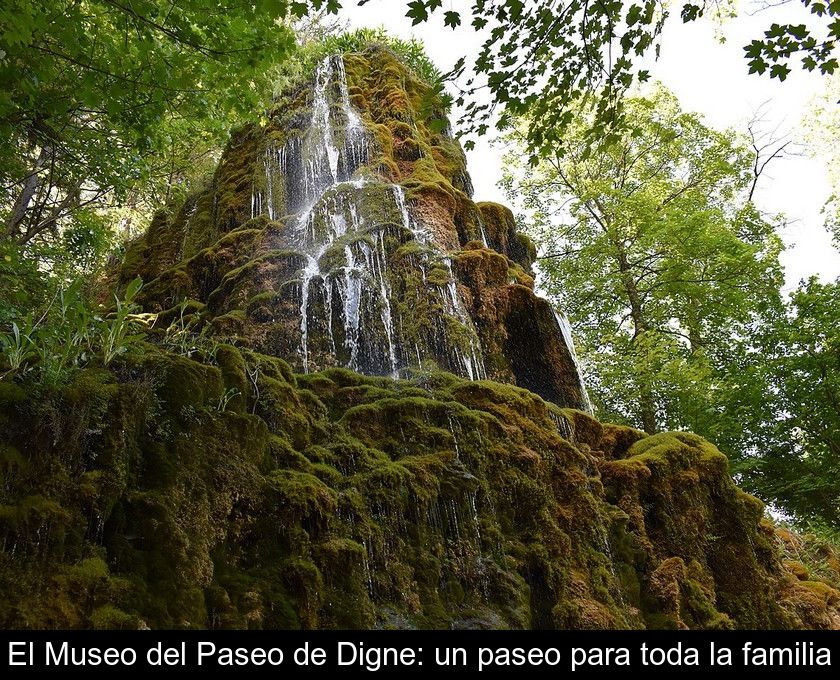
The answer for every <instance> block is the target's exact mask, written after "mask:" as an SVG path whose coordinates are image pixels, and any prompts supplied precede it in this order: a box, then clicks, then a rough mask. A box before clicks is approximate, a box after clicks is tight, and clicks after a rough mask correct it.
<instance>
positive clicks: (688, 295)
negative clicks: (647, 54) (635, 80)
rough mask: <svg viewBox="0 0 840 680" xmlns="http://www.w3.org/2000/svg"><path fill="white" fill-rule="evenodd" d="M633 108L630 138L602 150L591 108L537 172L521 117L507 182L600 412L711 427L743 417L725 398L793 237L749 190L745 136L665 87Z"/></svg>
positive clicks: (703, 430) (673, 425)
mask: <svg viewBox="0 0 840 680" xmlns="http://www.w3.org/2000/svg"><path fill="white" fill-rule="evenodd" d="M626 111H627V121H628V126H627V129H626V130H625V131H624V132H623V133H622V135H621V136H620V138H619V140H618V141H617V142H606V143H603V144H600V145H598V146H597V147H595V148H592V147H591V146H590V143H589V140H588V136H587V130H588V127H589V125H590V124H591V120H592V117H593V116H595V115H597V111H596V110H594V108H593V107H591V106H590V107H587V108H583V109H581V110H580V111H579V112H577V114H576V116H575V120H574V122H573V123H572V125H571V126H570V127H569V130H568V133H567V136H566V140H565V144H564V146H563V149H562V152H561V151H560V150H558V151H557V153H555V154H550V153H544V154H543V155H541V156H540V157H539V159H538V161H537V162H536V164H535V165H534V166H533V167H528V166H526V165H525V164H524V163H523V162H522V160H521V158H522V155H521V152H519V151H518V149H519V148H520V147H517V146H516V144H517V143H518V144H521V143H522V142H521V140H522V138H523V137H524V135H525V134H527V132H526V130H527V122H525V123H523V125H522V126H521V127H520V128H518V130H517V131H514V132H512V133H511V134H510V135H509V136H508V141H509V142H511V143H513V144H514V148H513V151H512V153H510V154H509V155H508V157H507V159H506V160H507V165H508V167H509V168H510V170H509V171H508V173H507V175H506V177H505V185H506V188H507V191H508V193H509V195H510V196H511V198H512V199H514V200H515V199H517V198H519V199H521V202H522V208H523V209H524V211H525V215H526V216H525V219H524V221H525V224H526V225H527V228H528V230H529V231H530V233H531V234H532V235H533V236H534V237H535V239H536V241H537V242H538V243H539V244H541V250H542V255H541V260H540V265H541V270H542V272H543V273H544V274H545V286H546V288H547V290H548V292H549V293H550V294H551V295H552V296H554V297H555V298H556V299H557V300H558V301H559V302H560V303H561V304H562V306H563V308H564V309H565V310H566V312H567V314H568V315H569V318H570V320H571V322H572V326H573V328H574V330H575V331H576V334H577V341H578V343H579V345H580V347H579V353H580V354H581V356H582V359H583V362H584V366H585V367H586V370H587V375H588V377H589V378H590V381H591V383H592V385H591V388H592V389H591V392H592V395H593V396H594V398H595V401H596V404H597V406H598V408H599V411H601V415H602V416H603V417H605V418H606V419H611V420H620V421H625V422H630V423H632V424H635V425H637V426H641V427H642V428H643V429H645V430H646V431H648V432H655V431H657V430H659V429H661V428H668V429H677V428H686V427H687V428H691V429H693V430H695V431H697V432H698V433H700V434H704V435H707V434H713V433H714V431H715V429H717V428H720V423H719V422H718V421H719V419H720V418H724V419H726V418H730V417H736V416H734V414H726V413H722V409H721V401H720V398H719V395H720V394H722V393H724V392H726V390H727V389H728V387H727V380H728V379H729V377H730V376H728V375H727V373H726V367H727V365H728V364H727V362H728V360H729V357H730V356H731V353H732V352H733V351H735V350H736V349H738V343H739V342H741V341H742V340H743V339H744V338H748V337H750V333H751V332H752V331H751V326H752V325H753V324H754V323H755V321H756V318H757V316H758V315H759V313H761V312H762V311H763V310H762V309H761V308H760V305H765V306H766V305H768V304H769V303H768V301H772V300H778V299H779V294H778V291H779V288H780V285H781V281H782V273H781V268H780V265H779V263H778V254H779V251H780V249H781V243H780V241H779V239H778V238H777V237H776V236H775V235H774V229H773V224H771V223H769V222H768V221H767V220H765V219H763V218H762V217H761V216H760V215H759V214H758V213H757V211H756V210H755V209H754V207H753V206H752V204H751V203H749V201H748V200H747V198H746V194H747V193H748V191H749V187H750V186H751V183H752V179H753V177H752V170H753V167H754V161H753V158H752V156H751V154H750V150H749V147H748V145H747V143H746V141H745V140H743V139H741V138H739V137H738V136H736V135H735V134H733V133H731V132H728V133H721V132H716V131H714V130H711V129H709V128H708V127H706V126H705V125H704V124H703V123H702V121H701V120H700V119H699V118H698V117H697V116H696V115H693V114H689V113H685V112H682V111H681V110H680V109H679V106H678V103H677V101H676V100H675V98H674V97H673V95H671V94H670V93H668V92H667V91H665V90H664V89H662V88H657V89H655V90H654V92H653V94H652V95H651V96H649V97H647V98H642V97H637V98H631V99H629V100H628V101H627V102H626ZM741 350H742V351H743V350H744V348H741ZM736 429H737V428H736Z"/></svg>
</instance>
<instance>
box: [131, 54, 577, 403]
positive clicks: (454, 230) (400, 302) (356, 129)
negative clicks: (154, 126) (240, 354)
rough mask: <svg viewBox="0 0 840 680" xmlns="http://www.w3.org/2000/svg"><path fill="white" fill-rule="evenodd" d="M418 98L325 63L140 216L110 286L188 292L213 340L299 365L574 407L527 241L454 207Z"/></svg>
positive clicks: (452, 183)
mask: <svg viewBox="0 0 840 680" xmlns="http://www.w3.org/2000/svg"><path fill="white" fill-rule="evenodd" d="M429 97H430V93H429V91H428V88H426V87H425V86H424V85H423V84H421V83H420V82H418V81H417V80H416V79H415V78H414V77H413V76H412V75H411V73H410V72H409V71H408V70H406V69H405V68H404V67H403V66H402V65H401V64H399V63H398V62H397V61H396V60H395V59H394V57H393V56H392V55H390V54H389V53H387V52H384V51H382V50H371V51H369V52H365V53H363V54H350V55H345V56H344V57H339V56H335V57H332V58H328V59H325V60H324V61H323V62H321V63H320V64H319V65H318V67H317V69H316V72H315V74H314V77H313V79H312V81H311V83H310V84H309V86H308V87H304V88H302V89H301V90H300V91H298V92H295V93H291V94H289V95H288V96H286V97H285V98H284V99H283V100H282V101H281V102H279V103H278V104H277V106H276V107H275V110H274V112H273V114H272V116H271V123H270V124H269V125H268V126H267V127H265V128H257V127H252V128H246V129H244V130H241V131H239V132H238V133H236V134H235V135H234V136H233V138H232V140H231V143H230V145H229V147H228V149H227V151H226V152H225V154H224V156H223V158H222V159H221V162H220V164H219V168H218V170H217V172H216V175H215V177H214V180H213V182H212V185H211V186H210V187H208V189H207V190H206V191H204V192H202V193H201V194H200V195H198V196H194V197H191V198H190V200H188V201H187V203H186V204H185V205H184V207H183V208H182V209H181V210H180V212H179V213H177V214H176V215H175V216H174V217H172V218H171V219H168V218H167V217H166V216H165V215H163V214H161V215H158V216H157V217H156V218H155V222H154V224H153V227H152V229H150V231H149V233H148V235H147V236H146V237H145V239H143V240H142V241H141V242H139V243H137V244H136V245H135V246H134V248H133V249H132V252H130V253H129V254H128V257H127V260H126V264H125V265H124V267H123V271H122V276H123V279H124V280H125V279H128V278H131V277H133V276H134V275H137V274H140V275H143V276H144V278H146V279H147V280H148V279H149V278H152V279H154V280H153V281H151V283H150V284H149V285H148V286H147V287H146V291H145V303H146V306H147V307H148V309H149V310H158V311H163V310H166V309H167V308H170V307H172V306H174V305H175V304H177V303H179V302H180V301H181V300H182V299H183V298H185V297H186V298H191V299H193V300H195V301H197V302H199V303H201V304H202V305H205V306H204V307H202V308H201V309H200V310H199V311H198V317H199V322H200V323H201V324H204V325H207V326H208V327H209V328H211V329H212V330H213V332H214V333H215V335H216V336H217V337H218V338H220V339H232V338H235V339H236V340H237V342H238V343H239V344H242V345H244V346H248V347H251V348H253V349H255V350H258V351H261V352H266V353H270V354H274V355H277V356H280V357H282V358H284V359H286V360H287V361H289V362H290V363H291V364H292V366H293V367H294V368H295V369H296V370H299V371H302V372H304V373H306V372H311V371H317V370H322V369H324V368H328V367H331V366H341V367H346V368H350V369H352V370H355V371H358V372H361V373H364V374H368V375H389V376H392V377H396V376H398V375H399V374H400V372H401V371H404V370H405V369H407V368H429V369H431V368H437V369H442V370H445V371H449V372H452V373H454V374H456V375H460V376H463V377H466V378H469V379H473V380H475V379H483V378H489V379H493V380H498V381H503V382H509V383H512V384H515V385H519V386H522V387H527V388H528V389H531V390H533V391H535V392H536V393H538V394H540V395H541V396H543V397H545V398H546V399H549V400H551V401H553V402H555V403H556V404H558V405H559V406H562V407H574V408H583V409H587V408H589V406H588V400H587V398H586V394H585V389H584V387H583V384H582V380H581V377H580V372H579V369H578V366H577V362H576V360H575V357H574V352H573V349H571V348H570V347H569V343H570V336H568V333H566V334H565V336H564V331H563V328H562V320H561V319H560V317H558V316H557V315H555V314H554V312H553V310H552V309H551V307H550V306H549V305H548V303H546V302H545V301H544V300H542V299H540V298H538V297H537V296H535V295H534V292H533V278H532V275H531V271H530V268H531V263H532V261H533V258H534V248H533V245H532V244H531V243H530V242H529V241H528V239H527V238H526V237H524V236H523V235H521V234H519V233H518V232H517V231H516V226H515V222H514V219H513V215H512V214H511V212H510V210H508V209H507V208H505V207H504V206H501V205H497V204H494V203H481V204H476V203H474V202H473V201H472V199H471V196H470V194H471V193H472V186H471V182H470V180H469V175H468V174H467V172H466V161H465V158H464V154H463V151H462V149H461V147H460V145H459V144H458V142H457V141H455V140H454V139H452V138H451V137H450V136H449V135H448V134H446V133H439V132H434V131H433V129H438V128H439V127H440V126H439V125H432V121H440V120H442V119H445V115H444V113H443V112H442V111H440V110H436V109H435V107H434V101H433V100H431V99H429ZM430 101H431V105H430ZM464 247H468V248H469V249H468V250H462V248H464Z"/></svg>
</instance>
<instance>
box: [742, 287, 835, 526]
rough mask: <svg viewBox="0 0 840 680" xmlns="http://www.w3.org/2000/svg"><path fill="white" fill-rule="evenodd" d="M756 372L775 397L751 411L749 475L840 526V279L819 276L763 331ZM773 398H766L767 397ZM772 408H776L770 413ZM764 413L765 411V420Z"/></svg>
mask: <svg viewBox="0 0 840 680" xmlns="http://www.w3.org/2000/svg"><path fill="white" fill-rule="evenodd" d="M759 338H760V353H757V355H756V357H755V361H754V366H753V367H752V370H754V371H757V372H758V373H759V375H760V376H761V377H762V378H763V379H764V380H765V381H766V383H767V386H768V389H767V390H766V393H767V394H768V395H772V397H771V398H770V399H767V402H766V403H765V405H764V408H761V406H762V404H761V403H760V402H759V403H757V404H754V405H753V406H752V408H751V410H750V411H745V412H744V413H743V417H744V418H745V421H746V422H745V427H746V429H747V430H748V431H750V432H752V433H754V435H753V436H754V439H753V442H752V449H753V451H754V452H755V453H756V454H757V455H755V456H754V457H753V458H750V459H747V460H745V461H743V462H742V464H741V466H740V467H741V470H742V472H743V475H744V480H745V482H746V483H748V484H749V485H750V486H751V487H752V488H754V489H756V491H758V492H759V493H761V495H762V496H764V497H765V498H772V499H774V501H775V502H777V503H778V504H779V505H780V506H782V507H783V508H784V509H785V510H788V511H789V512H791V513H793V514H794V515H795V517H797V518H798V519H800V520H804V521H805V522H806V523H808V524H810V525H814V526H817V527H819V526H824V527H834V528H835V529H836V527H837V526H839V525H840V486H839V485H838V483H837V470H838V469H839V468H840V281H834V282H833V283H820V282H819V281H818V280H817V279H815V278H812V279H810V280H808V281H805V282H803V283H802V284H801V285H800V286H799V288H798V289H797V290H796V291H794V292H793V294H792V296H791V301H790V305H789V306H788V308H787V309H786V310H784V311H783V313H781V314H777V315H776V316H775V317H774V318H773V319H772V322H771V323H768V324H767V325H766V327H764V328H763V329H762V330H761V333H760V336H759ZM765 398H766V397H765ZM768 411H769V413H768ZM762 414H766V415H765V417H764V418H763V419H762V420H759V418H761V415H762Z"/></svg>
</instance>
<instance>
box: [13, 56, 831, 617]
mask: <svg viewBox="0 0 840 680" xmlns="http://www.w3.org/2000/svg"><path fill="white" fill-rule="evenodd" d="M428 95H429V91H428V88H427V87H426V86H425V85H424V84H423V83H422V82H420V81H419V80H418V79H417V78H416V77H415V76H414V75H412V73H411V72H410V71H409V70H408V69H407V68H406V67H405V66H403V65H402V64H401V63H400V62H399V61H398V60H397V59H396V58H395V57H394V56H393V55H392V54H391V53H389V52H388V51H387V50H384V49H382V48H371V49H370V50H368V51H366V52H364V53H361V54H347V55H344V56H343V57H342V56H334V57H331V58H328V59H326V60H324V61H322V62H321V63H320V65H319V66H318V68H317V71H316V73H315V74H314V78H313V79H312V82H311V83H308V84H307V85H306V86H305V87H301V88H300V89H299V90H298V91H296V92H291V93H289V94H288V95H287V96H286V97H284V98H283V99H282V100H280V101H279V102H278V103H277V105H276V107H275V109H274V110H273V111H272V112H271V116H270V123H269V124H268V125H267V126H265V127H259V126H252V127H247V128H244V129H242V130H239V131H237V132H235V133H234V134H233V136H232V139H231V142H230V145H229V147H228V149H227V150H226V152H225V153H224V156H223V158H222V160H221V162H220V164H219V167H218V170H217V172H216V174H215V176H214V178H213V180H212V182H211V183H210V184H209V185H208V186H207V187H206V189H205V190H203V191H200V192H198V193H197V194H195V195H193V196H191V197H189V198H188V199H187V200H186V201H185V203H184V205H183V206H182V207H181V208H180V209H178V210H176V211H173V212H163V211H162V212H161V213H159V214H158V215H157V216H156V217H155V219H154V221H153V222H152V224H151V226H150V228H149V230H148V232H147V234H145V235H144V236H143V238H141V239H140V240H138V241H137V242H136V243H135V244H133V246H132V247H131V248H130V249H129V251H128V252H127V253H126V258H125V261H124V262H123V264H122V267H121V270H120V273H119V277H118V278H119V281H118V283H117V285H121V284H124V283H125V282H126V281H128V280H130V279H132V278H134V277H135V276H137V275H140V276H142V277H143V279H144V280H145V281H146V285H145V286H144V289H143V291H142V296H143V299H142V302H143V305H144V307H145V310H146V311H148V312H154V313H156V314H157V317H156V318H157V321H156V323H155V325H154V328H153V329H152V330H151V331H150V333H149V343H147V344H143V345H142V346H140V347H139V348H136V349H135V350H134V351H132V352H129V353H127V354H126V355H124V356H123V357H121V358H120V359H119V360H118V361H116V362H115V364H114V366H113V367H111V368H108V369H105V368H101V369H93V368H91V369H86V370H84V371H80V372H78V373H77V374H76V375H75V376H74V379H73V381H72V382H71V383H70V384H68V385H66V386H63V387H61V388H56V389H53V390H48V391H45V392H44V393H43V394H37V395H36V394H32V393H28V392H26V391H24V390H23V389H21V388H20V387H18V386H17V385H15V384H9V383H2V382H0V470H2V473H3V480H4V484H3V485H2V488H0V538H2V551H0V592H2V593H3V594H4V597H3V598H2V600H0V625H4V626H24V627H25V626H31V627H87V626H93V627H129V628H131V627H142V626H149V627H152V628H155V627H210V628H228V627H238V628H260V627H345V628H353V627H373V626H378V627H397V628H402V627H445V628H450V627H454V628H483V627H484V628H486V627H543V628H552V627H559V628H608V627H609V628H613V627H628V628H641V627H646V626H647V627H677V628H683V627H690V628H699V627H706V628H715V627H717V628H728V627H780V628H796V627H837V626H838V625H840V592H838V591H837V590H836V589H835V588H834V586H833V585H832V584H836V583H838V581H840V561H838V558H837V556H836V555H835V554H834V553H833V552H832V551H831V550H830V549H828V548H827V547H825V546H822V545H819V544H818V543H816V542H814V541H813V540H812V539H808V538H802V537H797V536H794V535H792V534H790V533H789V532H785V531H781V530H779V529H777V528H775V527H774V526H773V524H772V523H771V522H770V521H769V520H767V519H766V518H765V517H764V513H763V507H762V504H761V503H760V502H759V501H758V500H756V499H755V498H753V497H751V496H749V495H747V494H745V493H743V492H742V491H740V490H739V489H738V488H737V487H736V485H735V484H734V483H733V481H732V479H731V477H730V476H729V474H728V471H727V461H726V459H725V457H724V456H723V455H722V454H721V453H720V452H719V451H717V449H716V448H715V447H714V446H713V445H712V444H710V443H708V442H706V441H704V440H702V439H701V438H699V437H697V436H695V435H692V434H689V433H684V432H671V433H662V434H658V435H654V436H648V435H646V434H644V433H643V432H640V431H637V430H634V429H631V428H627V427H621V426H615V425H605V424H601V423H599V422H598V421H597V420H595V419H594V418H593V417H592V416H591V414H590V413H587V399H586V395H585V390H584V387H583V384H582V380H581V377H580V372H579V370H578V367H577V362H576V360H575V357H574V351H573V348H572V345H571V339H570V336H569V333H568V327H567V326H565V325H564V322H563V319H562V317H561V316H559V315H557V314H556V313H555V312H554V310H552V308H551V306H550V305H549V304H548V303H547V302H546V301H545V300H543V299H541V298H539V297H538V296H537V295H535V294H534V291H533V277H532V272H531V264H532V261H533V258H534V252H533V246H532V245H531V244H530V242H529V241H528V240H527V238H525V237H524V236H522V235H521V234H518V233H517V231H516V228H515V224H514V220H513V217H512V215H511V213H510V211H509V210H507V209H506V208H504V207H503V206H500V205H497V204H492V203H478V204H477V203H475V202H473V201H472V199H471V197H470V193H471V188H470V181H469V176H468V175H467V173H466V170H465V161H464V156H463V152H462V150H461V148H460V146H459V145H458V143H457V142H456V141H455V140H454V139H453V138H452V137H451V136H450V135H449V134H448V133H447V125H446V119H445V115H444V112H443V111H442V110H441V109H440V107H439V106H435V102H434V99H430V97H429V96H428ZM809 555H810V556H816V557H815V559H813V560H810V559H806V558H807V556H809Z"/></svg>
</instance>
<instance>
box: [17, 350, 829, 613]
mask: <svg viewBox="0 0 840 680" xmlns="http://www.w3.org/2000/svg"><path fill="white" fill-rule="evenodd" d="M214 357H215V358H214V360H213V362H214V363H199V362H197V361H193V360H191V359H187V358H185V357H181V356H177V355H176V354H173V353H172V352H164V351H161V350H159V349H157V348H155V347H153V346H145V347H141V348H138V349H137V350H136V351H135V352H133V353H132V354H131V355H129V356H126V357H124V358H123V359H122V360H121V361H120V362H119V363H118V365H116V366H115V367H114V368H113V369H112V370H104V369H102V370H87V371H84V372H81V373H79V374H77V376H76V378H75V379H74V381H73V382H72V383H71V384H69V385H67V386H66V387H64V388H61V389H56V390H52V391H46V392H43V393H41V394H27V393H26V392H25V391H24V390H22V389H20V388H19V387H17V386H14V385H9V384H3V383H0V422H2V425H3V426H2V428H0V432H2V435H0V451H2V465H3V480H4V484H3V486H2V488H0V536H2V552H0V592H3V594H4V597H3V599H2V601H0V625H3V626H5V627H8V626H19V627H68V626H69V627H91V626H92V627H128V628H133V627H144V626H149V627H153V628H157V627H211V628H228V627H237V628H239V627H249V628H260V627H300V626H302V627H369V626H380V627H412V626H420V627H445V628H448V627H549V628H550V627H563V628H567V627H572V628H607V627H634V628H635V627H643V626H656V627H685V626H687V627H734V626H737V627H801V626H808V627H828V626H832V625H835V626H836V625H837V624H838V622H840V593H838V591H837V590H835V589H834V588H833V587H832V585H831V583H832V582H833V583H837V581H838V579H840V572H838V567H839V566H840V564H839V563H838V560H837V557H836V556H835V555H834V554H833V553H831V551H829V550H827V549H823V550H824V552H823V553H822V557H821V559H820V561H819V564H820V565H821V566H820V568H819V569H817V567H816V566H813V565H805V564H803V563H802V562H801V561H797V559H798V558H796V557H794V556H795V555H796V554H800V553H802V552H806V551H804V550H803V549H802V545H803V544H802V541H803V540H804V539H801V538H797V537H795V536H792V535H790V534H788V533H786V532H780V531H778V530H775V529H774V528H773V526H771V525H770V524H769V523H768V522H767V521H766V520H764V519H762V507H761V504H760V503H759V502H758V501H757V500H756V499H754V498H752V497H750V496H748V495H746V494H744V493H743V492H741V491H739V490H738V488H737V487H736V486H735V485H734V484H733V482H732V480H731V478H730V477H729V475H728V473H727V469H726V467H727V466H726V460H725V458H724V457H723V456H722V455H721V454H720V453H719V452H718V451H717V450H716V449H715V448H714V447H713V446H712V445H710V444H708V443H707V442H705V441H703V440H701V439H700V438H698V437H696V436H694V435H690V434H686V433H665V434H660V435H656V436H646V435H644V434H643V433H641V432H639V431H636V430H631V429H629V428H624V427H616V426H610V425H601V424H600V423H598V422H597V421H595V420H593V419H592V418H591V417H590V416H588V415H587V414H585V413H583V412H581V411H575V410H563V409H559V408H557V407H556V406H554V405H553V404H550V403H548V402H545V401H543V400H542V399H541V398H540V397H538V396H537V395H535V394H533V393H532V392H529V391H526V390H523V389H521V388H517V387H514V386H510V385H503V384H500V383H494V382H490V381H469V380H466V379H462V378H458V377H455V376H453V375H451V374H446V373H428V374H424V373H418V374H415V375H413V376H412V377H411V378H410V379H405V380H397V381H394V380H392V379H390V378H380V377H365V376H362V375H360V374H358V373H354V372H351V371H347V370H344V369H337V368H336V369H329V370H327V371H324V372H321V373H313V374H309V375H297V376H295V375H294V374H293V373H292V372H291V370H290V368H289V366H288V365H287V364H285V363H284V362H283V361H282V360H279V359H277V358H274V357H269V356H265V355H260V354H256V353H252V352H250V351H240V350H239V349H236V348H234V347H231V346H221V347H219V348H217V351H216V352H215V354H214ZM233 390H236V391H235V392H233ZM230 395H236V396H235V398H229V397H230ZM814 564H817V561H816V560H815V561H814Z"/></svg>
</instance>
